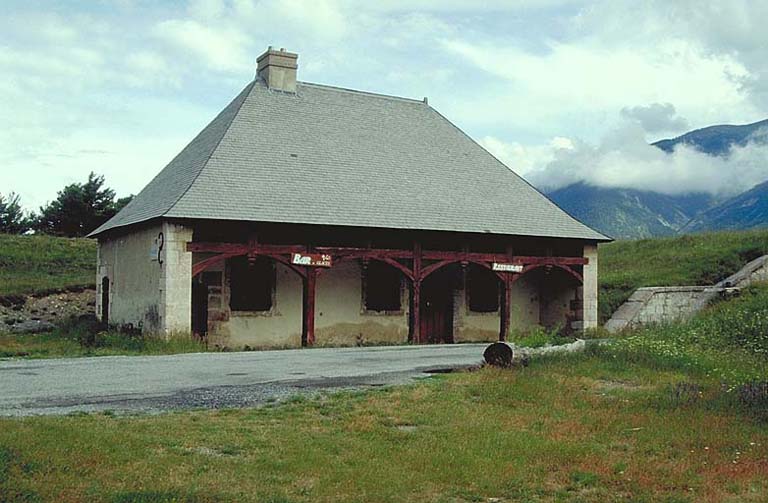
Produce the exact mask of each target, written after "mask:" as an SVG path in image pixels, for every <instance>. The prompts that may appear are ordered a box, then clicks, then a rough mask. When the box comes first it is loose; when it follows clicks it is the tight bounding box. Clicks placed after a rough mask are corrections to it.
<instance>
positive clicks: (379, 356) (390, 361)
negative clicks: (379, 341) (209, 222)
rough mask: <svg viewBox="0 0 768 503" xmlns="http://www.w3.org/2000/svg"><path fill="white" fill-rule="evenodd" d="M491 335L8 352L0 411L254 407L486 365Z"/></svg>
mask: <svg viewBox="0 0 768 503" xmlns="http://www.w3.org/2000/svg"><path fill="white" fill-rule="evenodd" d="M486 346H487V345H486V344H459V345H446V346H397V347H376V348H322V349H321V348H318V349H295V350H284V351H253V352H244V353H195V354H183V355H170V356H104V357H98V358H61V359H50V360H15V359H5V360H2V359H0V415H3V416H26V415H35V414H68V413H71V412H75V411H85V412H93V411H104V410H111V411H115V412H118V413H156V412H163V411H168V410H178V409H195V408H209V409H210V408H227V407H249V406H255V405H259V404H263V403H267V402H272V401H275V400H281V399H285V398H287V397H290V396H293V395H297V394H313V393H318V392H319V391H322V390H332V389H355V388H366V387H371V386H382V385H389V384H402V383H407V382H411V381H412V380H413V379H414V378H418V377H421V376H425V375H428V374H429V373H430V371H433V372H439V371H445V369H455V368H463V367H469V366H474V365H478V364H480V363H481V362H482V360H483V350H484V349H485V348H486Z"/></svg>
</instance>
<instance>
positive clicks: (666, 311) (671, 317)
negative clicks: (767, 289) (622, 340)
mask: <svg viewBox="0 0 768 503" xmlns="http://www.w3.org/2000/svg"><path fill="white" fill-rule="evenodd" d="M759 281H768V255H764V256H762V257H760V258H758V259H755V260H753V261H752V262H750V263H748V264H747V265H745V266H744V267H743V268H742V269H741V270H740V271H739V272H737V273H736V274H733V275H731V276H729V277H728V278H726V279H724V280H723V281H721V282H720V283H718V284H716V285H712V286H654V287H645V288H638V289H637V290H635V293H633V294H632V296H631V297H630V298H629V299H628V300H627V301H626V302H625V303H624V304H622V305H621V307H619V309H618V310H616V312H615V313H613V316H611V319H610V320H608V321H607V322H606V324H605V328H606V329H607V330H608V331H609V332H614V333H615V332H618V331H620V330H624V329H625V328H633V327H637V326H639V325H646V324H649V323H665V322H670V321H675V320H681V319H686V318H689V317H690V316H693V315H694V314H695V313H697V312H698V311H700V310H702V309H703V308H704V307H706V306H707V305H708V304H709V303H710V302H712V301H713V300H714V299H717V298H721V297H723V296H728V295H732V294H733V293H735V292H737V291H738V290H739V289H740V288H743V287H745V286H747V285H749V284H751V283H755V282H759Z"/></svg>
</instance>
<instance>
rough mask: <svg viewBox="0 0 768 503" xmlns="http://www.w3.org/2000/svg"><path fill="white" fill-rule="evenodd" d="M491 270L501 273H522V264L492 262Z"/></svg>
mask: <svg viewBox="0 0 768 503" xmlns="http://www.w3.org/2000/svg"><path fill="white" fill-rule="evenodd" d="M493 270H494V271H502V272H523V264H501V263H499V262H494V263H493Z"/></svg>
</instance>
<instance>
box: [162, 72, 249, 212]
mask: <svg viewBox="0 0 768 503" xmlns="http://www.w3.org/2000/svg"><path fill="white" fill-rule="evenodd" d="M255 84H256V79H254V80H252V81H251V83H250V84H248V85H247V86H245V88H246V89H248V88H249V87H250V89H248V91H247V92H246V89H243V91H241V94H243V93H245V96H244V97H243V99H242V101H241V102H240V104H239V105H238V106H237V110H235V113H233V114H232V118H231V119H229V124H227V125H226V127H225V128H224V132H223V133H221V136H220V137H219V140H218V141H217V142H216V145H215V146H214V147H213V148H212V149H211V152H210V153H209V154H208V157H207V158H206V159H205V162H203V165H202V166H201V167H200V170H199V171H198V172H197V174H196V175H195V177H194V178H193V179H192V180H191V181H190V182H189V185H188V186H187V188H186V189H184V191H183V192H182V193H181V194H180V195H179V197H177V198H176V200H175V201H174V202H173V203H172V204H171V205H170V206H168V209H167V210H165V211H164V212H163V214H162V215H161V216H165V215H167V214H168V213H170V212H171V210H173V208H175V207H176V205H177V204H179V201H181V200H182V199H183V198H184V196H186V195H187V192H189V189H191V188H192V186H193V185H194V184H195V182H196V181H197V179H198V178H200V174H201V173H202V172H203V171H204V170H205V168H206V167H208V163H209V162H210V160H211V157H213V154H214V153H215V152H216V151H217V150H218V149H219V145H221V141H222V140H223V139H224V137H225V136H227V133H229V129H230V128H231V127H232V124H234V123H235V119H236V118H237V116H238V114H239V113H240V110H242V109H243V104H245V102H246V101H247V100H248V97H250V95H251V92H252V91H253V86H254V85H255ZM225 110H226V108H225ZM223 112H224V111H223V110H222V113H223ZM213 120H214V121H215V120H216V119H215V118H214V119H213ZM211 122H213V121H211Z"/></svg>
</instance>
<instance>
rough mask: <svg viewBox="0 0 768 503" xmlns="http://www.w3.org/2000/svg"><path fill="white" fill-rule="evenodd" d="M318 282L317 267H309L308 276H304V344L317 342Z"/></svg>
mask: <svg viewBox="0 0 768 503" xmlns="http://www.w3.org/2000/svg"><path fill="white" fill-rule="evenodd" d="M316 283H317V269H315V268H314V267H308V268H307V276H306V277H305V278H304V316H303V318H304V319H303V323H302V329H303V334H302V335H301V345H302V346H312V345H314V344H315V285H316Z"/></svg>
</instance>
